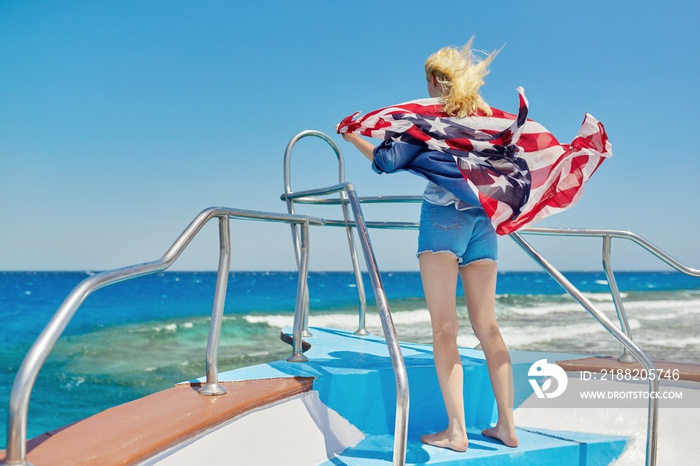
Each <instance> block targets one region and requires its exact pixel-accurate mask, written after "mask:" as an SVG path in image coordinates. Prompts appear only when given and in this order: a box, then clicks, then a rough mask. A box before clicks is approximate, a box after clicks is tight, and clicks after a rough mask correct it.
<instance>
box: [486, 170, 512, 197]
mask: <svg viewBox="0 0 700 466" xmlns="http://www.w3.org/2000/svg"><path fill="white" fill-rule="evenodd" d="M489 176H490V177H491V178H492V179H493V184H492V185H491V186H494V187H497V188H501V189H502V190H503V192H506V189H508V187H509V186H510V183H508V180H507V179H506V177H505V176H494V175H492V174H491V173H489Z"/></svg>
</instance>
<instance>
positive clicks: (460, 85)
mask: <svg viewBox="0 0 700 466" xmlns="http://www.w3.org/2000/svg"><path fill="white" fill-rule="evenodd" d="M473 40H474V38H473V37H472V38H471V39H469V42H467V43H466V44H465V45H464V47H462V48H460V49H457V48H455V47H443V48H441V49H440V50H438V51H437V52H435V53H434V54H432V55H431V56H429V57H428V59H427V60H426V61H425V77H426V79H428V80H430V79H432V76H435V78H436V79H437V81H438V82H439V83H440V84H441V85H442V96H441V100H442V101H443V102H444V110H445V113H447V114H448V115H452V116H457V117H460V118H462V117H465V116H468V115H472V114H474V113H476V112H477V111H478V110H481V111H483V112H484V113H485V114H486V115H491V107H489V105H488V104H487V103H486V102H485V101H484V99H483V98H482V97H481V95H479V88H480V87H481V86H482V85H483V84H484V77H485V76H486V75H487V74H489V69H488V66H489V64H490V63H491V61H492V60H493V59H494V57H495V56H496V54H498V52H499V50H496V51H494V52H491V53H490V54H489V55H487V56H486V57H485V58H483V59H479V58H478V57H476V56H475V54H474V53H473V51H472V48H471V46H472V41H473Z"/></svg>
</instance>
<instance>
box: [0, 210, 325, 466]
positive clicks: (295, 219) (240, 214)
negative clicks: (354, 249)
mask: <svg viewBox="0 0 700 466" xmlns="http://www.w3.org/2000/svg"><path fill="white" fill-rule="evenodd" d="M213 218H219V234H220V236H219V243H220V256H219V269H218V273H217V281H216V289H215V296H214V303H213V306H212V320H211V326H210V333H209V339H208V342H207V353H206V370H207V377H206V382H205V384H204V385H203V386H202V389H201V390H200V394H202V395H222V394H224V393H226V390H225V389H224V388H223V387H222V386H220V384H219V383H218V372H217V358H218V344H219V335H220V331H221V322H222V320H223V309H224V300H225V296H226V287H227V282H228V274H229V260H230V234H229V219H232V218H233V219H247V220H263V221H268V222H283V223H291V224H299V225H301V227H302V228H301V231H300V235H301V237H302V238H303V241H304V243H305V244H306V245H308V232H309V224H314V225H322V224H323V220H321V219H318V218H314V217H309V216H301V215H289V214H277V213H269V212H259V211H251V210H243V209H230V208H225V207H212V208H209V209H205V210H204V211H202V212H201V213H200V214H199V215H197V217H195V219H194V220H193V221H192V222H191V223H190V224H189V226H188V227H187V228H186V229H185V230H184V231H183V232H182V234H180V236H179V237H178V238H177V240H176V241H175V242H174V243H173V244H172V246H171V247H170V248H169V249H168V250H167V251H166V253H165V254H164V255H163V256H162V257H161V258H160V259H158V260H155V261H152V262H145V263H142V264H137V265H132V266H129V267H124V268H120V269H115V270H111V271H106V272H101V273H98V274H95V275H93V276H91V277H88V278H86V279H85V280H83V281H82V282H80V283H79V284H78V285H77V286H76V287H75V288H74V289H73V291H72V292H71V293H70V294H69V295H68V297H67V298H66V299H65V300H64V301H63V303H62V304H61V306H60V307H59V308H58V310H57V311H56V314H54V316H53V317H52V318H51V320H50V321H49V323H48V325H47V326H46V327H45V328H44V330H43V331H42V332H41V334H40V335H39V337H38V338H37V340H36V341H35V342H34V344H33V345H32V347H31V349H30V350H29V352H28V353H27V355H26V356H25V358H24V360H23V361H22V365H21V366H20V368H19V370H18V371H17V376H16V377H15V381H14V384H13V386H12V392H11V394H10V404H9V416H8V430H7V454H6V457H5V461H4V464H12V465H28V464H29V463H27V461H26V458H27V413H28V410H29V398H30V397H31V393H32V389H33V387H34V383H35V382H36V378H37V376H38V375H39V371H40V370H41V367H42V365H43V364H44V362H45V361H46V358H47V357H48V356H49V353H50V352H51V350H52V349H53V347H54V345H55V344H56V341H57V340H58V338H59V337H60V336H61V334H62V333H63V330H64V329H65V328H66V326H67V325H68V323H69V322H70V320H71V319H72V317H73V315H74V314H75V312H76V311H77V310H78V308H79V307H80V305H81V304H82V303H83V302H84V301H85V299H86V298H87V297H88V296H89V295H90V294H92V293H93V292H95V291H97V290H99V289H101V288H104V287H106V286H109V285H113V284H115V283H119V282H123V281H126V280H130V279H134V278H137V277H142V276H145V275H150V274H153V273H158V272H161V271H163V270H165V269H167V268H169V267H170V266H171V265H172V264H173V263H174V262H175V261H176V260H177V258H178V257H180V255H181V254H182V252H183V251H184V250H185V248H186V247H187V246H188V245H189V243H190V242H191V241H192V239H193V238H194V237H195V236H196V235H197V233H199V231H200V230H201V229H202V227H203V226H204V225H205V224H206V223H207V222H209V221H210V220H211V219H213ZM304 262H306V263H308V255H307V256H306V258H305V259H302V264H304ZM306 270H307V268H306V267H300V275H299V282H298V287H297V304H296V305H297V307H299V306H300V300H299V296H300V295H301V296H303V294H304V293H305V289H306V283H307V280H306ZM297 313H298V312H297ZM295 314H296V313H295ZM297 326H299V327H300V326H301V325H300V323H298V322H296V320H295V327H297ZM295 343H296V344H298V346H299V350H301V340H299V341H298V342H295Z"/></svg>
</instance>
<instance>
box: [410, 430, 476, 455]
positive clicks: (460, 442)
mask: <svg viewBox="0 0 700 466" xmlns="http://www.w3.org/2000/svg"><path fill="white" fill-rule="evenodd" d="M421 441H422V442H423V443H427V444H428V445H432V446H434V447H440V448H448V449H450V450H454V451H467V447H468V446H469V439H468V438H467V434H466V433H461V434H451V433H450V432H448V431H447V430H443V431H442V432H437V433H435V434H426V435H424V436H422V437H421Z"/></svg>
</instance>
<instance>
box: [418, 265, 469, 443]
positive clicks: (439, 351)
mask: <svg viewBox="0 0 700 466" xmlns="http://www.w3.org/2000/svg"><path fill="white" fill-rule="evenodd" d="M418 261H419V264H420V272H421V279H422V281H423V290H424V292H425V300H426V302H427V304H428V311H429V312H430V321H431V323H432V328H433V357H434V358H435V370H436V372H437V377H438V381H439V383H440V390H441V392H442V398H443V400H444V401H445V408H446V409H447V417H448V425H447V429H445V430H444V431H442V432H438V433H435V434H428V435H424V436H423V437H422V438H421V440H422V441H423V442H425V443H427V444H430V445H434V446H437V447H443V448H449V449H451V450H456V451H466V450H467V446H468V445H469V440H468V438H467V428H466V421H465V418H464V398H463V397H464V394H463V383H464V372H463V369H462V361H461V359H460V357H459V351H458V349H457V331H458V327H459V324H458V321H457V309H456V296H455V295H456V290H457V259H456V258H455V256H454V255H452V254H450V253H435V254H433V253H430V252H426V253H423V254H421V255H420V256H418Z"/></svg>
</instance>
